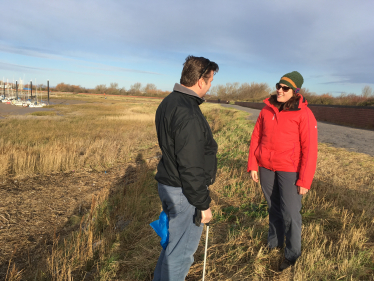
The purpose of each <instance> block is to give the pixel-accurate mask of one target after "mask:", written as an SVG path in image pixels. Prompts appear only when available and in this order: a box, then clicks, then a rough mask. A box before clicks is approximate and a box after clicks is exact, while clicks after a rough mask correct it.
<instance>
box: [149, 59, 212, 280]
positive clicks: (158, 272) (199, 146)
mask: <svg viewBox="0 0 374 281" xmlns="http://www.w3.org/2000/svg"><path fill="white" fill-rule="evenodd" d="M218 70H219V68H218V65H217V64H216V63H215V62H212V61H210V60H208V59H206V58H203V57H194V56H188V57H187V58H186V61H185V63H184V65H183V70H182V75H181V79H180V84H178V83H176V84H175V86H174V90H173V92H172V93H170V94H169V95H168V96H167V97H166V98H165V99H164V100H163V101H162V102H161V104H160V105H159V107H158V109H157V112H156V129H157V138H158V143H159V146H160V148H161V150H162V158H161V160H160V162H159V164H158V166H157V170H158V171H157V174H156V177H155V179H156V180H157V181H158V193H159V196H160V199H161V202H162V208H163V210H164V211H165V213H166V214H167V215H168V218H169V244H168V246H167V248H166V250H162V251H161V254H160V257H159V259H158V262H157V265H156V269H155V272H154V278H153V280H154V281H167V280H171V281H179V280H184V279H185V277H186V275H187V273H188V271H189V269H190V266H191V265H192V263H193V261H194V259H193V254H194V253H195V252H196V250H197V247H198V245H199V241H200V237H201V234H202V231H203V227H202V226H197V225H195V223H194V217H195V214H196V213H198V212H200V211H201V222H202V223H208V222H209V221H210V220H211V218H212V212H211V210H210V208H209V204H210V201H211V198H210V196H209V190H208V186H209V185H211V184H212V183H213V182H214V180H215V175H216V171H217V159H216V153H217V143H216V142H215V140H214V139H213V134H212V131H211V129H210V127H209V124H208V122H207V121H206V119H205V117H204V116H203V114H202V113H201V110H200V108H199V105H200V104H201V103H203V102H204V99H203V97H204V96H205V94H206V93H207V92H208V90H209V88H210V86H211V83H212V81H213V76H214V74H215V73H216V72H218Z"/></svg>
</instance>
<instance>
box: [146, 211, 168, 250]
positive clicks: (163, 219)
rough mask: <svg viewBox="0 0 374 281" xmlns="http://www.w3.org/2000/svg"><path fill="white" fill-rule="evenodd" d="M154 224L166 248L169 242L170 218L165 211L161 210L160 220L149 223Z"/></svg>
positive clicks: (163, 246) (153, 226)
mask: <svg viewBox="0 0 374 281" xmlns="http://www.w3.org/2000/svg"><path fill="white" fill-rule="evenodd" d="M149 225H150V226H152V228H153V229H154V231H156V233H157V235H158V236H160V237H161V242H160V244H161V246H162V248H164V250H166V247H167V246H168V244H169V219H168V216H167V215H166V213H165V212H164V211H162V212H161V214H160V217H159V219H158V220H156V221H154V222H151V223H150V224H149Z"/></svg>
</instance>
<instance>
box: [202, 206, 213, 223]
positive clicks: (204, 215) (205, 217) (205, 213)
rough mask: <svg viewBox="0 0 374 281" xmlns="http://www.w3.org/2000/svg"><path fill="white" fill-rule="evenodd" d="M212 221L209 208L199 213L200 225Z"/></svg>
mask: <svg viewBox="0 0 374 281" xmlns="http://www.w3.org/2000/svg"><path fill="white" fill-rule="evenodd" d="M211 219H212V211H211V210H210V208H209V209H208V210H205V211H201V222H202V223H209V222H210V220H211Z"/></svg>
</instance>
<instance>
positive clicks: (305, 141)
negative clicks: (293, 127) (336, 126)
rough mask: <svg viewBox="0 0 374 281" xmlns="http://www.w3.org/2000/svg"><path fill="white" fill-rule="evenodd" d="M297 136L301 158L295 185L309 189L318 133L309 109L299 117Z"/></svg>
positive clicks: (315, 159)
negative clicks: (298, 137) (298, 136)
mask: <svg viewBox="0 0 374 281" xmlns="http://www.w3.org/2000/svg"><path fill="white" fill-rule="evenodd" d="M299 134H300V146H301V153H302V156H301V166H300V171H299V179H298V180H297V182H296V185H297V186H301V187H304V188H307V189H310V186H311V185H312V181H313V177H314V173H315V171H316V167H317V154H318V132H317V121H316V118H315V117H314V115H313V113H312V111H311V110H310V109H309V108H307V110H306V112H305V114H303V115H302V117H301V120H300V124H299Z"/></svg>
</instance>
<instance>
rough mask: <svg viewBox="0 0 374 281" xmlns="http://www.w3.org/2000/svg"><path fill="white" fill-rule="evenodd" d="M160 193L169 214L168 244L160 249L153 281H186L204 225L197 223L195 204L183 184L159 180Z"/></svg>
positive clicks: (163, 205) (165, 209)
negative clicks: (183, 190)
mask: <svg viewBox="0 0 374 281" xmlns="http://www.w3.org/2000/svg"><path fill="white" fill-rule="evenodd" d="M158 194H159V196H160V199H161V202H162V208H163V210H164V212H165V213H166V214H167V215H168V217H169V244H168V246H167V247H166V250H164V249H162V251H161V254H160V257H159V259H158V262H157V265H156V269H155V271H154V277H153V281H169V280H170V281H179V280H180V281H183V280H184V279H185V278H186V276H187V274H188V271H189V270H190V267H191V265H192V263H193V261H194V258H193V255H194V253H195V252H196V250H197V247H198V245H199V241H200V237H201V234H202V232H203V224H201V226H199V227H198V226H196V225H195V223H194V219H193V218H194V214H195V207H194V206H192V205H191V204H190V203H189V202H188V201H187V198H186V197H185V196H184V194H183V193H182V188H181V187H173V186H168V185H164V184H161V183H158Z"/></svg>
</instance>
